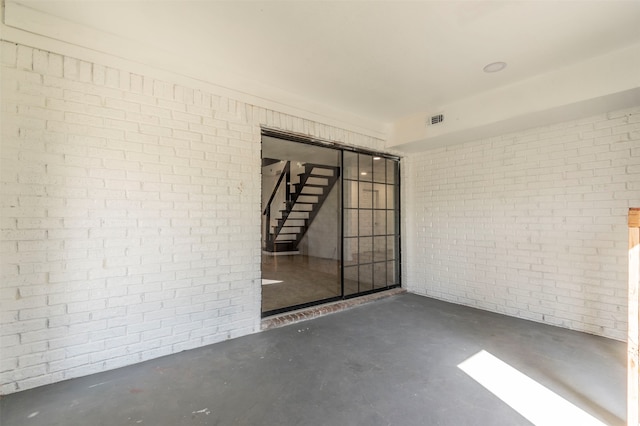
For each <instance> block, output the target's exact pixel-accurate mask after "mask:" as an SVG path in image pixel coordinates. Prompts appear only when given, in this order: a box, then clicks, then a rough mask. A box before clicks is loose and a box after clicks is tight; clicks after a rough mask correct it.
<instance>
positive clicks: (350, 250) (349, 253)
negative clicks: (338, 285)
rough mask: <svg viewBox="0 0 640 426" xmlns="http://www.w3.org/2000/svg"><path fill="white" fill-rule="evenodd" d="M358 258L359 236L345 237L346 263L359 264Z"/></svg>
mask: <svg viewBox="0 0 640 426" xmlns="http://www.w3.org/2000/svg"><path fill="white" fill-rule="evenodd" d="M358 261H359V258H358V238H345V240H344V264H345V265H357V264H358Z"/></svg>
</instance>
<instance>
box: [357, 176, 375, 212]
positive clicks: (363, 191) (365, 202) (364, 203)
mask: <svg viewBox="0 0 640 426" xmlns="http://www.w3.org/2000/svg"><path fill="white" fill-rule="evenodd" d="M359 199H360V200H359V203H358V206H359V207H360V208H361V209H370V208H372V207H373V184H371V183H369V182H360V192H359Z"/></svg>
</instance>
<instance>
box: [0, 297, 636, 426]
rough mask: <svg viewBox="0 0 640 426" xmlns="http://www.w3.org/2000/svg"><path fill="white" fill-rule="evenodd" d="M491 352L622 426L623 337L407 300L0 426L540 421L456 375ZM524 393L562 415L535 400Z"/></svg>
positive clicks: (141, 370)
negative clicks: (465, 364) (620, 339)
mask: <svg viewBox="0 0 640 426" xmlns="http://www.w3.org/2000/svg"><path fill="white" fill-rule="evenodd" d="M481 351H486V352H487V353H490V354H492V355H493V356H495V357H497V358H499V359H500V360H502V361H504V362H505V363H507V364H509V365H510V366H511V367H513V368H515V369H517V370H518V371H520V372H522V373H524V374H526V375H527V376H528V377H530V378H531V379H533V380H535V381H536V382H538V383H540V384H542V385H544V386H545V387H546V388H548V389H550V390H552V391H553V392H555V393H557V394H558V395H560V396H561V397H562V398H564V399H566V400H567V401H569V402H570V403H572V404H575V405H576V406H577V407H579V408H580V409H581V410H584V411H585V412H587V413H588V414H589V415H590V416H593V417H594V418H595V419H598V420H599V421H600V422H601V424H606V425H622V424H623V423H624V417H625V383H626V370H625V365H626V362H625V360H626V358H625V357H626V347H625V345H624V344H623V343H621V342H616V341H612V340H608V339H604V338H601V337H596V336H592V335H587V334H582V333H577V332H572V331H569V330H564V329H560V328H555V327H550V326H545V325H541V324H536V323H533V322H528V321H524V320H518V319H514V318H509V317H505V316H501V315H497V314H492V313H489V312H484V311H479V310H475V309H471V308H467V307H462V306H458V305H452V304H448V303H444V302H441V301H436V300H433V299H429V298H425V297H421V296H417V295H412V294H401V295H397V296H393V297H389V298H386V299H382V300H379V301H377V302H373V303H369V304H366V305H362V306H359V307H356V308H352V309H349V310H346V311H343V312H338V313H335V314H332V315H328V316H325V317H321V318H316V319H313V320H310V321H306V322H300V323H297V324H292V325H289V326H285V327H282V328H277V329H273V330H269V331H265V332H262V333H258V334H254V335H251V336H245V337H242V338H238V339H234V340H229V341H226V342H222V343H218V344H215V345H212V346H207V347H204V348H200V349H195V350H191V351H186V352H182V353H179V354H176V355H172V356H168V357H164V358H160V359H156V360H152V361H148V362H145V363H141V364H138V365H134V366H131V367H126V368H122V369H118V370H114V371H109V372H106V373H100V374H96V375H92V376H88V377H83V378H79V379H74V380H70V381H66V382H61V383H57V384H54V385H49V386H44V387H41V388H37V389H32V390H28V391H24V392H20V393H15V394H11V395H8V396H5V397H4V398H2V399H1V400H0V413H1V414H0V424H2V426H16V425H21V426H23V425H34V426H35V425H48V426H52V425H65V426H73V425H139V424H142V425H172V426H173V425H367V426H369V425H401V426H408V425H420V426H424V425H456V426H460V425H483V426H484V425H509V426H513V425H529V424H532V423H530V422H529V421H528V420H526V419H525V417H523V415H521V414H519V413H518V412H517V411H516V410H515V409H513V408H511V407H510V406H509V405H507V404H506V403H504V402H502V401H501V400H500V399H499V398H497V397H496V396H494V394H492V393H491V392H489V391H488V390H486V389H485V387H483V386H482V385H480V384H479V383H478V382H477V381H476V380H474V379H472V378H471V377H470V376H469V375H467V374H466V373H465V372H464V371H462V369H461V368H459V367H458V365H459V364H460V363H462V362H464V361H465V360H468V359H470V357H473V356H474V355H475V354H477V353H479V352H481ZM490 377H492V378H495V379H501V378H503V377H502V376H501V375H500V374H495V375H490ZM507 391H508V392H509V393H510V394H511V395H518V394H519V393H522V392H524V388H522V387H520V386H514V387H512V388H508V389H507ZM525 397H526V398H524V400H525V401H526V402H528V403H530V404H532V405H533V409H534V410H537V411H538V412H544V411H547V412H551V413H552V414H554V413H553V410H554V409H553V408H551V407H550V406H549V405H548V404H547V402H543V401H542V400H540V399H538V398H537V396H536V395H534V394H531V395H525ZM536 404H537V405H538V406H536ZM557 424H562V425H573V424H576V425H578V424H584V423H575V422H572V421H571V420H567V419H564V420H562V421H559V422H558V423H557ZM596 424H597V423H596Z"/></svg>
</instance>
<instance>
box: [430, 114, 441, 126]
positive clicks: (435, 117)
mask: <svg viewBox="0 0 640 426" xmlns="http://www.w3.org/2000/svg"><path fill="white" fill-rule="evenodd" d="M443 121H444V115H443V114H437V115H432V116H431V117H429V120H428V121H427V124H428V125H429V126H435V125H436V124H440V123H442V122H443Z"/></svg>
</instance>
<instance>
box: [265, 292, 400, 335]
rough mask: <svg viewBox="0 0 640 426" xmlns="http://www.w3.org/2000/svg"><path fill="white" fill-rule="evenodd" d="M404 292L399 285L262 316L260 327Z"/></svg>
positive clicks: (304, 319) (316, 315)
mask: <svg viewBox="0 0 640 426" xmlns="http://www.w3.org/2000/svg"><path fill="white" fill-rule="evenodd" d="M406 292H407V290H405V289H403V288H401V287H396V288H392V289H390V290H386V291H380V292H377V293H372V294H367V295H365V296H359V297H354V298H351V299H346V300H340V301H337V302H331V303H327V304H325V305H316V306H310V307H308V308H304V309H299V310H297V311H290V312H285V313H282V314H278V315H274V316H271V317H267V318H264V319H263V320H262V323H261V327H260V328H261V329H262V330H269V329H271V328H278V327H283V326H285V325H289V324H294V323H297V322H301V321H306V320H310V319H312V318H318V317H322V316H325V315H329V314H332V313H334V312H340V311H344V310H347V309H350V308H353V307H355V306H359V305H364V304H365V303H369V302H374V301H376V300H380V299H384V298H387V297H391V296H395V295H397V294H402V293H406Z"/></svg>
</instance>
